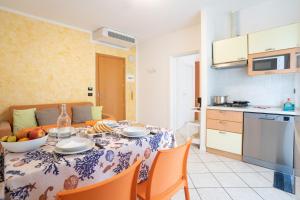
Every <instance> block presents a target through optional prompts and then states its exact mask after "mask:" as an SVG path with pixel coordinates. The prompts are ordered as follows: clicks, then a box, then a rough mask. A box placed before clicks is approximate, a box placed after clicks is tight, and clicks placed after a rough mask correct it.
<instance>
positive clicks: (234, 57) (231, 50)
mask: <svg viewBox="0 0 300 200" xmlns="http://www.w3.org/2000/svg"><path fill="white" fill-rule="evenodd" d="M247 56H248V44H247V36H239V37H234V38H229V39H225V40H219V41H215V42H214V43H213V64H214V65H215V67H216V68H218V67H219V66H218V64H225V63H231V62H240V61H247Z"/></svg>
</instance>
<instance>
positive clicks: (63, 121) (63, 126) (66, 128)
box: [57, 104, 71, 137]
mask: <svg viewBox="0 0 300 200" xmlns="http://www.w3.org/2000/svg"><path fill="white" fill-rule="evenodd" d="M70 129H71V118H70V117H69V115H68V113H67V109H66V104H61V113H60V115H59V116H58V118H57V130H58V131H57V132H58V133H57V134H58V135H57V136H58V137H66V136H68V135H69V134H70Z"/></svg>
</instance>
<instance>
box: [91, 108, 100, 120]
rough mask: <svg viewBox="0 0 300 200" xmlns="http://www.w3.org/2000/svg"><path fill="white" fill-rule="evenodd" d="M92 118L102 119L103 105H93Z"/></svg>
mask: <svg viewBox="0 0 300 200" xmlns="http://www.w3.org/2000/svg"><path fill="white" fill-rule="evenodd" d="M91 109H92V120H101V119H102V106H92V107H91Z"/></svg>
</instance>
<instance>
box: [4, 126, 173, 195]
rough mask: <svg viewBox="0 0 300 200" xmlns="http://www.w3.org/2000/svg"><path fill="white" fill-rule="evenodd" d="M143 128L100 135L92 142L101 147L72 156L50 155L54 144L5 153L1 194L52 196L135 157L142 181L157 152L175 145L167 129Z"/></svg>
mask: <svg viewBox="0 0 300 200" xmlns="http://www.w3.org/2000/svg"><path fill="white" fill-rule="evenodd" d="M122 128H124V126H123V127H122ZM122 128H119V129H117V131H116V132H117V133H118V132H120V131H122ZM147 129H149V130H150V131H151V134H149V135H147V136H145V137H142V138H127V137H121V136H120V135H119V134H106V135H101V137H97V138H96V139H95V141H96V143H97V144H99V145H101V146H102V147H103V148H99V147H95V148H93V149H91V150H89V151H87V152H84V153H80V154H76V155H61V154H54V153H53V150H54V148H55V147H54V146H51V145H49V144H47V145H44V146H42V147H41V148H40V149H38V150H35V151H31V152H27V153H8V152H5V153H4V181H5V197H6V199H13V200H24V199H39V200H47V199H55V195H56V193H57V192H59V191H62V190H69V189H74V188H77V187H82V186H86V185H90V184H94V183H97V182H100V181H103V180H105V179H107V178H110V177H112V176H114V175H116V174H119V173H120V172H122V171H123V170H125V169H127V168H128V167H129V166H130V165H131V164H132V163H134V162H135V161H136V160H137V159H138V158H141V159H142V160H143V163H142V166H141V168H140V173H139V181H144V180H145V179H147V176H148V172H149V170H150V168H151V164H152V162H153V159H154V158H155V155H156V153H157V151H158V150H162V149H169V148H172V147H174V145H175V136H174V134H173V132H172V131H171V130H168V129H161V128H154V127H147Z"/></svg>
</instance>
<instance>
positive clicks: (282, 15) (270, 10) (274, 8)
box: [240, 0, 300, 34]
mask: <svg viewBox="0 0 300 200" xmlns="http://www.w3.org/2000/svg"><path fill="white" fill-rule="evenodd" d="M299 11H300V0H269V1H265V2H262V3H261V4H259V5H256V6H251V7H249V8H246V9H243V10H241V12H240V21H241V22H242V23H241V24H240V31H241V34H246V33H249V32H255V31H259V30H264V29H268V28H272V27H277V26H283V25H287V24H290V23H296V22H300V12H299Z"/></svg>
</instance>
